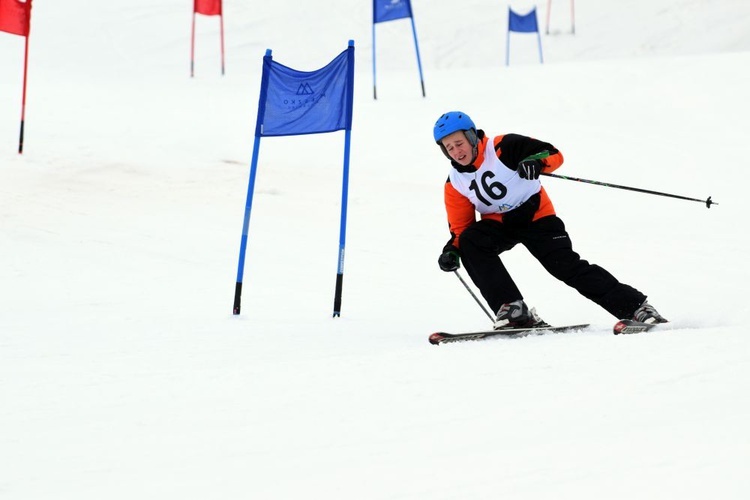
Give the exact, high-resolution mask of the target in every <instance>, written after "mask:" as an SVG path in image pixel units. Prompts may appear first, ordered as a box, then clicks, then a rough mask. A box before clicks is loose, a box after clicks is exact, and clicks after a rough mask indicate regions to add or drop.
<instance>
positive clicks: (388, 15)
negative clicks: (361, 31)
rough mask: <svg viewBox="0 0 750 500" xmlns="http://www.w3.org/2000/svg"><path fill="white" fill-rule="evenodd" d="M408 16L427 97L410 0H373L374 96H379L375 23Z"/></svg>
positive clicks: (420, 79) (374, 97)
mask: <svg viewBox="0 0 750 500" xmlns="http://www.w3.org/2000/svg"><path fill="white" fill-rule="evenodd" d="M405 17H408V18H409V19H410V20H411V32H412V35H414V49H415V51H416V53H417V69H419V83H420V85H421V86H422V97H425V96H426V94H425V90H424V76H423V75H422V60H421V58H420V57H419V44H418V43H417V27H416V26H415V25H414V14H413V13H412V10H411V1H410V0H372V97H373V99H377V98H378V85H377V79H378V78H377V63H376V59H377V58H376V51H375V25H376V24H378V23H384V22H386V21H395V20H396V19H403V18H405Z"/></svg>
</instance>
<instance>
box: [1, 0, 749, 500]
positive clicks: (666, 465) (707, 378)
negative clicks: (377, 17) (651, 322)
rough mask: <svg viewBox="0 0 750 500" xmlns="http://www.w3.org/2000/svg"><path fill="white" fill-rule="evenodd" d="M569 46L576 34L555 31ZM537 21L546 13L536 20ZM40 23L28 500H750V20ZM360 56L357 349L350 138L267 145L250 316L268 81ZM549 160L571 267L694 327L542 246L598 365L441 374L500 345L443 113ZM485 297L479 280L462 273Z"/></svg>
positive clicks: (15, 303) (21, 430)
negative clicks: (632, 313) (650, 312)
mask: <svg viewBox="0 0 750 500" xmlns="http://www.w3.org/2000/svg"><path fill="white" fill-rule="evenodd" d="M536 3H537V4H538V5H537V7H538V12H539V22H540V26H542V31H544V28H545V24H546V9H547V2H545V1H539V2H536ZM512 5H513V7H514V9H515V10H519V11H524V10H526V9H528V8H530V7H531V6H532V5H533V2H523V1H518V2H516V1H514V2H513V4H512ZM507 6H508V4H507V3H502V2H494V1H486V0H465V1H463V2H442V1H437V0H425V1H419V0H414V1H413V8H414V15H415V25H416V28H417V35H418V40H419V49H420V53H421V56H422V66H423V72H424V78H425V86H426V91H427V97H426V98H423V97H422V95H421V89H420V84H419V78H418V71H417V64H416V57H415V54H414V43H413V38H412V33H411V25H410V23H409V21H408V20H400V21H393V22H389V23H384V24H379V25H377V27H376V35H377V63H378V67H377V71H378V80H377V89H378V99H377V100H373V96H372V89H373V75H372V38H371V36H372V35H371V28H372V25H371V15H372V14H371V4H370V3H368V2H352V1H351V0H328V1H327V2H311V1H309V0H287V1H279V2H232V1H228V2H226V3H225V32H226V75H225V76H221V75H220V64H219V23H218V20H217V18H208V17H203V16H199V17H198V19H197V23H196V24H197V39H196V44H197V46H196V61H195V77H194V78H192V79H191V78H190V76H189V54H190V23H191V14H192V2H189V1H187V0H182V1H177V0H162V1H160V2H153V1H147V0H107V1H106V2H89V1H87V0H67V1H65V2H53V1H49V0H35V2H34V10H33V17H32V33H31V39H30V53H29V57H30V58H29V80H28V98H27V110H26V131H25V146H24V153H23V154H22V155H19V154H17V152H16V149H17V141H18V134H19V118H20V111H21V106H20V98H21V89H22V83H21V82H22V79H21V75H22V66H23V47H24V39H23V38H22V37H18V36H13V35H9V34H6V33H0V257H1V258H2V264H1V265H0V498H2V499H3V500H21V499H23V500H42V499H55V500H59V499H71V500H87V499H97V500H99V499H104V498H106V499H110V500H112V499H128V500H130V499H134V498H140V499H180V500H188V499H207V498H216V499H293V498H294V499H296V498H312V499H332V498H335V499H431V500H432V499H498V498H503V499H567V498H571V499H610V500H611V499H634V498H638V499H668V498H674V499H681V500H682V499H706V498H715V499H745V498H750V480H748V475H747V472H748V468H749V466H750V430H748V422H750V390H749V387H748V384H749V382H750V349H749V347H750V339H749V337H748V335H749V334H750V332H748V327H747V318H748V313H749V312H750V311H749V310H748V300H747V293H748V283H750V272H749V271H748V264H747V257H748V250H747V248H748V247H747V245H748V241H750V238H749V237H748V234H747V224H748V209H747V203H746V201H745V200H744V196H745V195H746V191H747V185H748V182H750V175H749V174H748V167H747V153H746V151H745V145H746V144H747V131H748V126H747V117H748V116H750V95H749V92H748V89H750V69H749V68H750V29H748V28H749V27H750V3H748V2H746V1H744V0H721V1H713V2H712V1H707V0H631V1H628V2H616V1H605V2H602V1H594V0H579V1H577V2H576V3H575V9H576V11H575V15H576V19H575V34H574V35H573V34H571V33H570V14H569V4H568V3H567V2H564V1H560V0H554V1H553V2H552V8H553V10H552V13H551V14H552V16H551V29H550V34H549V35H546V34H544V33H543V34H542V44H543V48H544V57H545V62H544V64H539V62H538V55H537V52H536V37H535V36H533V35H521V34H513V35H512V36H511V65H510V66H509V67H506V66H505V35H506V34H505V25H506V16H507ZM349 39H353V40H354V41H355V47H356V49H355V52H356V78H355V87H356V88H355V102H354V125H353V130H352V151H351V172H350V185H349V188H350V190H349V212H348V230H347V244H346V259H345V273H344V289H343V303H342V309H341V317H340V318H332V310H333V296H334V284H335V276H336V265H337V250H338V236H339V215H340V210H341V182H342V166H343V146H344V133H343V132H336V133H331V134H321V135H311V136H302V137H281V138H264V139H263V140H262V141H261V148H260V156H259V168H258V177H257V182H256V189H255V198H254V203H253V209H252V217H251V220H250V227H249V243H248V251H247V265H246V268H245V274H244V289H243V301H242V314H240V315H239V316H234V315H232V301H233V296H234V288H235V281H236V273H237V261H238V253H239V246H240V245H239V244H240V236H241V233H242V221H243V214H244V208H245V199H246V193H247V183H248V174H249V165H250V161H251V156H252V150H253V134H254V128H255V119H256V113H257V103H258V92H259V86H260V72H261V63H262V58H263V55H264V53H265V50H266V49H267V48H270V49H272V50H273V56H274V60H276V61H278V62H280V63H282V64H285V65H287V66H291V67H293V68H295V69H300V70H308V71H309V70H314V69H317V68H320V67H322V66H323V65H325V64H327V62H329V61H330V60H331V59H332V58H333V57H335V56H336V55H337V54H339V53H340V52H341V51H342V50H344V49H345V48H346V45H347V42H348V40H349ZM454 109H460V110H463V111H465V112H467V113H468V114H470V115H471V116H472V117H473V118H474V120H475V122H477V124H478V126H479V127H480V128H483V129H485V130H486V131H487V133H488V134H490V135H498V134H503V133H509V132H516V133H522V134H526V135H531V136H534V137H537V138H540V139H544V140H547V141H549V142H551V143H553V144H554V145H555V146H557V147H558V148H559V149H560V150H561V151H562V152H563V154H564V155H565V160H566V161H565V164H564V165H563V166H562V167H561V169H560V170H558V172H557V173H559V174H562V175H569V176H576V177H583V178H588V179H594V180H599V181H603V182H609V183H616V184H623V185H628V186H635V187H640V188H645V189H651V190H657V191H663V192H667V193H674V194H679V195H683V196H688V197H693V198H698V199H705V198H707V197H708V196H709V195H710V196H712V197H713V200H714V201H716V202H718V203H719V205H718V206H714V207H712V208H711V209H706V207H705V206H703V205H702V204H701V203H700V202H691V201H684V200H677V199H673V198H667V197H661V196H653V195H647V194H641V193H636V192H632V191H625V190H618V189H612V188H605V187H601V186H595V185H590V184H583V183H579V182H572V181H565V180H559V179H550V178H545V179H543V182H544V185H545V186H546V188H547V190H548V193H549V194H550V196H551V198H552V201H553V203H554V204H555V207H556V209H557V212H558V215H560V216H561V217H562V219H563V220H564V221H565V222H566V225H567V228H568V230H569V232H570V234H571V237H572V240H573V242H574V247H575V249H576V250H577V251H578V252H579V253H580V254H581V255H582V256H583V257H584V258H586V259H587V260H589V261H591V262H595V263H597V264H599V265H602V266H603V267H605V268H606V269H608V270H609V271H611V272H612V273H613V274H614V275H615V276H617V277H618V278H619V279H620V280H621V281H623V282H626V283H628V284H631V285H633V286H635V287H636V288H638V289H640V290H641V291H643V292H644V293H646V294H647V295H648V296H649V300H650V302H651V303H653V304H654V305H655V306H656V307H657V308H658V309H659V311H660V312H661V313H662V314H663V315H664V316H666V317H667V318H669V319H670V320H671V322H670V323H669V324H667V325H665V326H664V327H663V328H661V329H660V330H659V331H654V332H651V333H648V334H641V335H629V336H614V335H612V332H611V327H612V325H613V323H614V321H615V319H614V318H612V317H610V316H609V314H608V313H606V312H605V311H604V310H602V309H601V308H599V307H598V306H596V305H595V304H593V303H591V302H589V301H588V300H586V299H585V298H583V297H582V296H580V295H579V294H578V293H577V292H575V291H574V290H572V289H570V288H568V287H567V286H565V285H564V284H563V283H561V282H558V281H556V280H555V279H554V278H552V277H551V276H549V275H548V274H547V273H546V272H545V271H544V270H543V269H542V268H541V266H540V265H539V264H538V263H537V262H536V261H535V260H534V259H533V258H531V257H530V255H529V254H528V252H526V250H525V249H523V248H522V247H519V248H516V249H514V250H512V251H511V252H509V253H507V254H505V257H504V259H505V262H506V263H507V265H508V267H509V268H510V270H511V272H512V274H513V275H514V277H515V278H516V280H517V282H518V283H519V286H520V287H521V289H522V291H523V293H524V295H525V298H526V300H527V302H529V303H530V304H531V305H532V306H535V307H536V308H537V311H538V312H539V313H540V315H541V316H542V317H543V318H544V319H545V320H546V321H548V322H550V323H553V324H568V323H578V322H590V323H592V328H590V329H589V330H586V331H582V332H576V333H571V334H564V335H562V334H560V335H546V336H541V337H527V338H524V339H516V340H510V339H500V340H488V341H483V342H467V343H461V344H451V345H445V346H432V345H430V344H429V343H428V342H427V337H428V335H429V334H430V333H431V332H433V331H437V330H444V331H466V330H476V329H483V328H487V327H488V326H489V321H488V319H487V317H486V316H485V315H484V313H483V312H482V311H481V309H480V308H479V306H478V305H477V304H476V303H475V302H474V300H473V299H472V298H471V296H470V295H469V294H468V293H467V291H466V290H465V289H464V287H463V286H462V285H461V284H460V283H459V281H458V280H457V279H456V277H455V276H453V275H452V273H443V272H441V271H440V270H439V269H438V266H437V262H436V260H437V257H438V255H439V253H440V250H441V248H442V246H443V244H444V243H445V241H446V240H447V239H448V230H447V224H446V221H445V211H444V208H443V204H442V188H443V183H444V181H445V178H446V176H447V173H448V169H449V168H450V167H449V165H448V163H447V161H446V160H445V158H444V157H443V156H442V154H441V153H440V151H439V149H438V148H437V147H436V146H435V144H434V142H433V140H432V135H431V132H432V125H433V123H434V121H435V120H436V119H437V117H438V116H439V115H440V114H441V113H443V112H444V111H448V110H454ZM464 276H465V274H464Z"/></svg>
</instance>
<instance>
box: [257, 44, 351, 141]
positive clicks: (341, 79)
mask: <svg viewBox="0 0 750 500" xmlns="http://www.w3.org/2000/svg"><path fill="white" fill-rule="evenodd" d="M350 59H351V60H350ZM353 62H354V47H351V49H347V50H345V51H343V52H342V53H341V54H339V55H338V56H337V57H336V58H335V59H334V60H333V61H331V62H330V63H328V64H327V65H326V66H325V67H323V68H321V69H319V70H317V71H297V70H295V69H292V68H289V67H287V66H284V65H283V64H279V63H277V62H275V61H274V60H273V59H272V58H271V55H270V53H266V56H265V57H264V58H263V76H262V80H261V91H260V103H259V106H258V121H257V123H256V126H255V135H256V136H282V135H303V134H320V133H325V132H334V131H336V130H344V129H351V123H352V109H351V108H352V103H351V99H350V94H351V88H352V84H351V79H352V78H353V72H350V68H351V67H352V66H353ZM350 73H352V74H350Z"/></svg>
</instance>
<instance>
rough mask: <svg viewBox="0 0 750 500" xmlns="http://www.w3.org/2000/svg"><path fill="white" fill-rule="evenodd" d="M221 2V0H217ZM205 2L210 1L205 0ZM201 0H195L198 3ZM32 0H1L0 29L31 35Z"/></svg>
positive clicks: (15, 33) (14, 33) (16, 33)
mask: <svg viewBox="0 0 750 500" xmlns="http://www.w3.org/2000/svg"><path fill="white" fill-rule="evenodd" d="M217 1H218V2H219V3H221V0H217ZM203 2H204V3H210V2H208V1H207V0H203ZM199 3H201V0H195V4H196V5H198V4H199ZM30 19H31V0H0V31H5V32H7V33H11V34H13V35H21V36H29V24H30V23H29V20H30Z"/></svg>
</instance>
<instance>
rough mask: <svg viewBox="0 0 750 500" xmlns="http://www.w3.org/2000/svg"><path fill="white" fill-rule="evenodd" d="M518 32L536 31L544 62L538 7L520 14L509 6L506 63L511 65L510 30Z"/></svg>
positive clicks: (540, 54)
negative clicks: (537, 14) (537, 18)
mask: <svg viewBox="0 0 750 500" xmlns="http://www.w3.org/2000/svg"><path fill="white" fill-rule="evenodd" d="M511 31H514V32H516V33H536V40H537V44H538V45H539V62H540V63H544V57H543V56H542V38H541V36H540V35H539V24H538V23H537V20H536V7H534V8H533V9H531V12H529V13H528V14H518V13H517V12H514V11H513V9H511V8H510V7H508V33H507V35H506V37H505V65H506V66H509V65H510V32H511Z"/></svg>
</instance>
